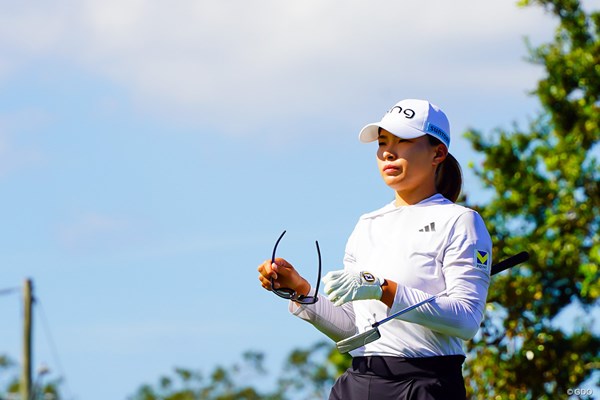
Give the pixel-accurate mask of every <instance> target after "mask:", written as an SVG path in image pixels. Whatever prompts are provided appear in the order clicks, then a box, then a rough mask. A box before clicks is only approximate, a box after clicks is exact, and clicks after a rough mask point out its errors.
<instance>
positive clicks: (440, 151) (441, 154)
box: [433, 144, 448, 165]
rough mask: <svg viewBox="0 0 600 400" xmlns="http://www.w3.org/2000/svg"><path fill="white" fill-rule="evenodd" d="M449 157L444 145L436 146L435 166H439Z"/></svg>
mask: <svg viewBox="0 0 600 400" xmlns="http://www.w3.org/2000/svg"><path fill="white" fill-rule="evenodd" d="M447 156H448V148H447V147H446V146H445V145H443V144H438V145H437V146H435V153H434V155H433V165H439V164H441V163H442V162H444V160H445V159H446V157H447Z"/></svg>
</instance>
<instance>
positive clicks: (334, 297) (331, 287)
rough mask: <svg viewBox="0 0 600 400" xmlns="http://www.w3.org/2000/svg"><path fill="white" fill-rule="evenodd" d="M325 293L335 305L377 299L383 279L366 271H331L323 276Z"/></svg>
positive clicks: (381, 291)
mask: <svg viewBox="0 0 600 400" xmlns="http://www.w3.org/2000/svg"><path fill="white" fill-rule="evenodd" d="M323 283H324V284H325V288H324V290H325V293H326V294H327V297H328V298H329V300H330V301H331V302H333V304H334V305H336V306H341V305H342V304H344V303H347V302H349V301H354V300H372V299H374V300H379V299H381V295H382V294H383V290H382V289H381V285H382V284H383V281H382V280H380V279H379V278H377V277H376V276H375V275H373V274H371V273H369V272H367V271H361V272H346V271H344V270H340V271H331V272H328V273H327V275H325V276H324V277H323Z"/></svg>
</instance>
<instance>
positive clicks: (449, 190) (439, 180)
mask: <svg viewBox="0 0 600 400" xmlns="http://www.w3.org/2000/svg"><path fill="white" fill-rule="evenodd" d="M427 137H428V138H429V143H430V144H431V145H432V146H436V145H438V144H441V143H442V142H440V141H439V140H438V139H437V138H435V137H433V136H431V135H427ZM435 188H436V190H437V191H438V193H440V194H441V195H442V196H444V197H445V198H447V199H448V200H450V201H451V202H453V203H456V200H458V196H460V191H461V189H462V171H461V169H460V164H459V163H458V161H457V160H456V158H454V156H453V155H452V154H450V153H448V155H447V156H446V159H445V160H444V161H443V162H442V163H441V164H440V165H438V167H437V171H436V173H435Z"/></svg>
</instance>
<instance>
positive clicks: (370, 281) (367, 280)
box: [360, 271, 375, 283]
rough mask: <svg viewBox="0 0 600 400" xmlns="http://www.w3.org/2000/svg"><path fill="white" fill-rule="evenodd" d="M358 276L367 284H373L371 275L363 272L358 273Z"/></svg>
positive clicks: (373, 278) (373, 280)
mask: <svg viewBox="0 0 600 400" xmlns="http://www.w3.org/2000/svg"><path fill="white" fill-rule="evenodd" d="M360 276H362V278H363V279H364V280H365V281H366V282H368V283H373V282H375V276H373V274H371V273H370V272H367V271H363V272H361V273H360Z"/></svg>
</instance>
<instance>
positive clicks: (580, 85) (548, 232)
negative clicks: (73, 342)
mask: <svg viewBox="0 0 600 400" xmlns="http://www.w3.org/2000/svg"><path fill="white" fill-rule="evenodd" d="M520 5H521V6H524V7H525V6H537V7H543V8H545V9H546V10H547V11H548V13H549V14H550V15H552V16H554V17H555V18H556V19H557V20H558V26H557V29H556V33H555V36H554V38H553V40H552V41H551V42H549V43H546V44H543V45H541V46H537V47H532V46H531V45H529V54H530V59H529V61H530V62H532V63H534V64H537V65H540V66H541V67H542V68H543V69H544V76H543V77H542V79H540V81H539V82H538V83H537V88H536V89H535V90H534V91H533V92H532V95H534V96H536V97H537V98H538V99H539V102H540V105H541V110H540V111H539V114H538V115H537V116H536V118H535V119H533V120H532V121H530V123H529V126H527V127H526V129H522V128H520V127H518V126H514V127H513V128H512V129H511V130H497V131H495V132H492V133H490V134H485V133H483V132H479V131H476V130H472V131H470V132H467V133H466V134H465V135H466V137H467V138H468V140H469V141H470V142H471V143H472V146H473V148H474V150H475V151H476V152H477V153H480V154H481V155H482V156H483V160H484V161H483V162H482V163H481V164H480V165H471V166H470V167H471V168H473V169H474V171H475V173H476V175H477V176H478V177H479V178H480V179H481V181H482V182H483V184H484V185H485V187H486V188H487V190H489V191H490V192H491V193H492V195H491V199H490V200H489V201H488V202H486V203H485V204H469V203H468V200H466V199H465V202H466V203H467V205H469V206H470V207H472V208H475V209H477V210H478V211H479V212H480V213H481V215H482V216H483V218H484V220H485V221H486V224H487V226H488V229H489V231H490V233H491V235H492V238H493V242H494V259H495V260H497V261H499V260H501V259H504V258H505V257H508V256H510V255H513V254H516V253H518V252H520V251H522V250H526V251H529V252H530V255H531V258H530V260H529V261H528V262H527V263H525V264H523V265H521V266H519V267H516V268H513V269H512V270H511V271H510V272H505V273H503V274H501V275H500V276H497V277H495V278H494V279H493V282H492V285H491V288H490V293H489V297H488V301H489V302H488V307H487V316H486V318H485V320H484V323H483V324H482V327H481V329H480V331H479V333H478V334H477V336H476V337H475V338H474V339H473V340H472V341H469V342H468V343H467V344H466V348H467V353H468V357H467V361H466V364H465V368H464V375H465V381H466V386H467V391H468V395H469V397H470V398H472V399H556V398H568V394H567V390H568V389H574V388H578V387H581V385H582V383H583V382H584V381H589V380H590V379H591V378H593V379H596V380H598V379H600V377H599V376H598V374H596V375H594V374H593V373H594V371H597V370H598V367H599V366H600V363H599V358H598V353H599V349H600V338H599V336H598V332H595V331H594V329H593V326H592V323H593V321H592V320H591V318H580V319H576V320H574V321H572V322H570V323H569V326H568V327H564V326H559V325H558V324H557V317H560V315H561V312H563V311H565V309H567V308H573V307H575V308H576V309H579V310H583V312H584V313H587V315H589V313H590V311H591V309H592V308H594V307H598V295H599V294H600V283H599V280H600V279H599V278H600V273H599V269H598V266H599V265H600V241H599V234H598V228H599V227H600V179H599V178H600V169H599V165H598V154H599V153H600V148H599V147H598V137H599V136H600V129H599V128H600V40H599V37H600V13H599V12H598V11H589V12H586V11H584V10H583V8H582V7H581V4H580V3H579V1H577V0H564V1H556V0H554V1H550V0H538V1H533V0H531V1H529V0H523V1H520ZM492 79H493V78H492ZM263 363H264V355H263V354H262V353H257V352H247V353H246V354H244V355H243V357H242V362H241V363H239V364H234V365H232V366H228V367H223V366H217V367H215V368H214V369H213V371H212V372H210V373H208V374H204V373H202V372H201V371H196V370H190V369H184V368H176V369H174V370H173V372H172V373H171V374H170V375H165V376H163V377H160V378H159V379H158V382H157V383H155V384H144V385H142V386H140V387H139V388H138V389H137V391H136V392H135V393H134V394H133V395H132V396H131V397H130V399H129V400H198V399H206V400H227V399H271V400H279V399H281V400H283V399H318V398H326V397H327V395H328V392H329V389H330V387H331V386H332V385H333V382H334V381H335V379H336V378H337V377H338V376H339V375H340V374H342V373H343V371H344V370H345V369H346V368H347V367H348V365H349V363H350V357H349V356H347V355H341V354H339V353H338V352H337V350H335V347H334V345H333V343H330V342H319V343H316V344H314V345H311V346H308V347H306V348H299V349H296V350H294V351H293V352H292V353H291V354H290V355H289V356H288V357H287V361H286V363H285V365H284V367H283V369H282V370H281V371H278V372H277V375H276V376H271V375H270V374H269V373H268V371H266V370H265V368H264V365H263ZM15 376H16V372H15V366H14V363H13V362H12V361H11V360H8V359H7V358H5V357H0V384H4V385H5V387H2V391H0V399H3V397H2V396H4V397H5V398H6V399H9V398H11V397H10V396H11V395H13V396H14V395H16V394H17V393H18V390H19V389H18V379H16V377H15ZM2 379H4V380H2ZM256 382H270V384H268V385H266V386H269V387H270V389H265V388H264V386H265V385H262V386H263V387H257V384H256ZM598 383H599V382H592V384H595V385H598ZM108 384H109V383H108ZM58 388H60V382H59V381H56V382H50V383H47V384H45V385H43V387H42V388H40V390H38V392H37V395H38V396H37V398H47V399H50V398H54V399H57V400H59V399H60V394H59V392H58ZM2 392H4V393H5V394H4V395H3V394H1V393H2ZM12 398H17V397H12ZM579 398H584V396H580V397H579Z"/></svg>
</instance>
